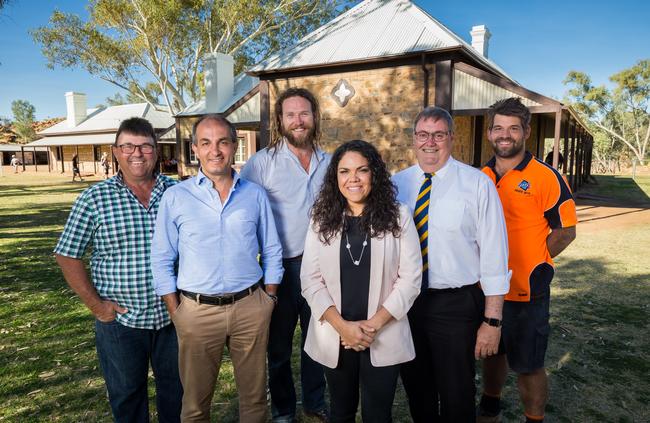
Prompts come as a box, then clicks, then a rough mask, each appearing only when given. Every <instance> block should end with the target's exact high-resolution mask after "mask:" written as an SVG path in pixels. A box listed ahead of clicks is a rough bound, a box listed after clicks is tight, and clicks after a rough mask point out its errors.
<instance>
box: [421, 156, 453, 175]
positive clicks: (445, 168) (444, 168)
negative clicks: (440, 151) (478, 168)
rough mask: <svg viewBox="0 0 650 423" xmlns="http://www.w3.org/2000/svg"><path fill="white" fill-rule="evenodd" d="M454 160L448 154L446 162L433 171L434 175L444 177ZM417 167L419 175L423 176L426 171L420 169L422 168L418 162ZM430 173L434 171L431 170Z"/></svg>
mask: <svg viewBox="0 0 650 423" xmlns="http://www.w3.org/2000/svg"><path fill="white" fill-rule="evenodd" d="M455 161H456V160H454V158H453V157H451V156H449V158H448V159H447V162H446V163H445V164H444V165H443V166H442V167H441V168H440V169H438V171H437V172H435V176H436V177H438V178H444V177H445V175H446V174H447V173H448V172H449V168H450V167H451V166H452V163H453V162H455ZM418 168H419V169H420V175H421V176H422V177H424V174H425V173H427V172H425V171H424V170H422V168H421V167H420V165H419V164H418ZM432 173H434V172H432Z"/></svg>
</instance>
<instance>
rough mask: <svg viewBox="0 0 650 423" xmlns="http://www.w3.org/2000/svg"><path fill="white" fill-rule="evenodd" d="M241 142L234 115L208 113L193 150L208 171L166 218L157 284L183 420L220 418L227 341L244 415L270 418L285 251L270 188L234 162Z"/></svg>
mask: <svg viewBox="0 0 650 423" xmlns="http://www.w3.org/2000/svg"><path fill="white" fill-rule="evenodd" d="M236 146H237V133H236V130H235V128H234V127H233V126H232V124H230V122H228V121H227V120H226V119H224V118H223V117H220V116H217V115H206V116H204V117H202V118H201V119H199V120H198V121H197V122H196V124H195V125H194V128H193V130H192V150H193V151H194V153H195V154H196V156H197V157H198V159H199V162H200V163H201V169H200V170H199V173H198V175H197V176H196V177H193V178H191V179H189V180H186V181H184V182H182V183H180V184H178V185H176V186H175V189H174V190H172V191H168V193H166V194H165V195H164V196H163V199H162V202H161V205H160V210H159V215H158V218H157V220H156V227H155V233H154V237H153V243H152V252H151V263H152V271H153V276H154V287H155V289H156V293H157V294H158V295H160V296H162V298H163V300H164V301H165V305H166V306H167V308H168V310H169V313H170V315H171V318H172V320H173V322H174V324H175V326H176V330H177V334H178V340H179V369H180V377H181V382H182V383H183V386H184V394H183V410H182V413H181V417H182V420H183V421H210V406H211V400H212V395H213V393H214V388H215V383H216V381H217V377H218V375H219V367H220V364H221V356H222V353H223V348H224V346H226V345H227V346H228V350H229V352H230V357H231V359H232V363H233V367H234V372H235V381H236V384H237V390H238V392H239V420H240V421H242V422H265V421H266V419H267V406H266V360H265V354H266V347H267V342H268V332H269V324H270V321H271V313H272V311H273V308H274V306H275V303H276V301H277V297H275V294H276V292H277V287H278V284H279V283H280V281H281V280H282V274H283V269H282V247H281V245H280V240H279V238H278V234H277V231H276V229H275V222H274V220H273V215H272V211H271V206H270V203H269V201H268V198H267V196H266V193H265V191H264V189H262V188H261V187H260V186H258V185H256V184H254V183H251V182H248V181H246V180H244V179H241V178H239V175H238V174H237V173H236V172H235V171H234V170H233V169H232V167H231V165H232V162H233V158H234V155H235V151H236ZM258 254H259V255H260V258H261V264H260V263H258V261H257V256H258ZM176 265H178V270H176ZM261 281H264V285H263V289H258V288H262V285H261ZM179 294H180V295H179Z"/></svg>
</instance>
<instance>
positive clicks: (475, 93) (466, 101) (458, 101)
mask: <svg viewBox="0 0 650 423" xmlns="http://www.w3.org/2000/svg"><path fill="white" fill-rule="evenodd" d="M452 92H453V93H454V98H453V100H452V106H451V108H452V110H469V109H487V108H489V107H490V106H491V105H492V104H494V103H496V102H497V101H499V100H503V99H504V98H509V97H519V98H521V101H522V103H523V104H524V105H525V106H527V107H534V106H541V104H540V103H538V102H536V101H533V100H531V99H529V98H526V97H524V96H521V95H519V94H517V93H514V92H512V91H510V90H507V89H505V88H502V87H499V86H497V85H494V84H492V83H490V82H488V81H485V80H483V79H481V78H477V77H475V76H473V75H470V74H468V73H465V72H463V71H460V70H458V69H454V89H453V90H452Z"/></svg>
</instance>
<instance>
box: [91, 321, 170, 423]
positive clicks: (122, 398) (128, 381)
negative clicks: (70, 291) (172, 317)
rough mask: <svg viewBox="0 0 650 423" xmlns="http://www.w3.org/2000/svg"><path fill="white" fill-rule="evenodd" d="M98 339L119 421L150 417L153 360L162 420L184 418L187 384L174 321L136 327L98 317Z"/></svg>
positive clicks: (100, 358)
mask: <svg viewBox="0 0 650 423" xmlns="http://www.w3.org/2000/svg"><path fill="white" fill-rule="evenodd" d="M95 343H96V346H97V355H98V357H99V364H100V366H101V369H102V373H103V374H104V380H105V381H106V388H107V389H108V400H109V402H110V404H111V411H112V412H113V419H114V420H115V422H117V423H123V422H124V423H126V422H133V423H140V422H148V421H149V395H148V392H147V379H148V373H149V363H151V368H152V369H153V374H154V377H155V381H156V408H157V409H158V421H159V422H161V423H167V422H180V415H181V401H182V398H183V388H182V386H181V381H180V378H179V376H178V342H177V339H176V330H175V329H174V325H172V324H170V325H167V326H165V327H164V328H161V329H158V330H153V329H134V328H130V327H127V326H123V325H121V324H119V323H118V322H117V321H116V320H114V321H112V322H110V323H102V322H100V321H98V320H96V321H95Z"/></svg>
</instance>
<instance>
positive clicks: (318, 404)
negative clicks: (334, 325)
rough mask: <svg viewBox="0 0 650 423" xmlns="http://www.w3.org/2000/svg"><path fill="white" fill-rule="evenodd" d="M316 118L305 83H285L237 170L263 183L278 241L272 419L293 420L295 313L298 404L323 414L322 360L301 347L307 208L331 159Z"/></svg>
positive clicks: (271, 353)
mask: <svg viewBox="0 0 650 423" xmlns="http://www.w3.org/2000/svg"><path fill="white" fill-rule="evenodd" d="M320 123H321V120H320V109H319V107H318V101H317V100H316V97H314V95H313V94H312V93H311V92H309V91H308V90H306V89H304V88H289V89H288V90H286V91H284V92H283V93H281V94H280V95H279V96H278V98H277V100H276V102H275V108H274V111H273V139H272V140H271V143H270V145H269V146H268V147H266V148H264V149H263V150H261V151H259V152H257V153H256V154H255V155H254V156H253V157H251V158H250V159H249V160H248V162H246V165H245V166H244V167H243V168H242V170H241V176H242V178H244V179H248V180H250V181H253V182H255V183H256V184H259V185H261V186H263V187H264V189H266V192H267V194H268V196H269V201H270V202H271V208H272V209H273V216H274V218H275V226H276V227H277V228H278V234H279V235H280V241H281V242H282V255H283V260H282V265H283V267H284V277H283V278H282V283H281V284H280V288H279V289H278V305H277V307H276V308H275V310H274V311H273V318H272V319H271V332H270V336H269V354H268V360H269V390H270V392H271V411H272V414H273V422H274V423H286V422H293V421H294V420H295V418H296V390H295V387H294V383H293V375H292V370H291V352H292V349H293V334H294V332H295V330H296V323H297V322H298V319H300V329H301V344H300V345H301V347H300V350H301V354H300V381H301V385H302V390H301V391H302V409H303V412H304V413H305V414H306V415H308V416H312V417H315V418H317V419H318V420H320V421H322V422H326V421H327V420H328V417H327V411H326V410H327V405H326V404H325V377H324V375H323V366H321V365H320V364H318V363H317V362H315V361H314V360H312V359H311V357H309V356H308V355H307V353H305V351H304V349H303V348H304V345H305V339H306V337H307V328H308V325H309V318H310V316H311V311H310V310H309V305H308V304H307V302H306V301H305V299H304V298H303V296H302V295H301V294H300V265H301V263H302V252H303V249H304V247H305V236H306V235H307V229H308V228H309V209H310V208H311V206H312V204H313V203H314V200H315V199H316V196H317V195H318V192H319V191H320V187H321V184H322V183H323V178H324V176H325V171H326V170H327V165H328V164H329V161H330V155H329V154H327V153H325V152H324V151H323V150H321V149H320V148H319V146H318V141H319V140H320V136H321V131H320Z"/></svg>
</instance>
